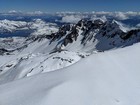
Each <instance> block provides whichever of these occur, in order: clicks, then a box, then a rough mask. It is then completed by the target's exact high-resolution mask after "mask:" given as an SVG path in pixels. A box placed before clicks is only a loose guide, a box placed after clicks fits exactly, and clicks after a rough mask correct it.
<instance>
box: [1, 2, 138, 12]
mask: <svg viewBox="0 0 140 105" xmlns="http://www.w3.org/2000/svg"><path fill="white" fill-rule="evenodd" d="M10 10H16V11H25V12H26V11H43V12H60V11H76V12H78V11H79V12H91V11H140V0H0V11H1V12H2V11H10Z"/></svg>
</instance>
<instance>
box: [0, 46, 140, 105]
mask: <svg viewBox="0 0 140 105" xmlns="http://www.w3.org/2000/svg"><path fill="white" fill-rule="evenodd" d="M139 53H140V44H135V45H133V46H130V47H127V48H123V49H118V50H114V51H107V52H104V53H99V54H93V55H92V56H89V57H88V58H85V59H83V60H82V61H80V62H78V63H76V64H75V65H73V66H70V67H67V68H64V69H61V70H59V71H54V72H49V73H45V74H41V75H37V76H32V77H29V78H25V79H21V80H17V81H14V82H10V83H7V84H4V85H0V105H139V104H140V81H139V80H140V76H139V75H140V71H139V68H140V65H139V62H140V54H139Z"/></svg>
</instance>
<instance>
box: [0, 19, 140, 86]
mask: <svg viewBox="0 0 140 105" xmlns="http://www.w3.org/2000/svg"><path fill="white" fill-rule="evenodd" d="M10 24H11V23H10ZM27 24H28V26H30V28H31V29H34V30H35V31H34V32H33V33H32V34H30V35H29V36H28V37H10V38H1V39H0V42H1V45H0V47H1V48H0V54H1V56H0V57H1V59H5V61H3V60H2V61H1V65H0V71H1V72H0V83H1V84H3V83H6V82H10V81H13V80H16V79H19V78H24V77H27V76H31V75H35V74H39V73H43V72H50V71H54V70H58V69H60V68H64V67H67V66H70V65H72V64H74V63H76V62H77V61H79V60H80V59H82V58H85V57H86V56H89V55H91V54H93V53H99V52H104V51H107V50H112V49H116V48H122V47H125V46H129V45H132V44H134V43H137V42H139V40H140V29H137V28H135V29H134V28H132V29H131V28H128V27H127V26H125V25H124V24H122V23H120V22H117V21H115V20H112V21H103V20H101V19H97V20H93V21H92V20H86V19H84V20H83V19H82V20H80V21H79V22H78V23H76V24H65V25H62V26H61V27H60V28H59V29H58V28H57V27H56V25H55V24H49V25H48V24H47V23H45V22H44V21H41V20H40V19H38V20H35V21H34V22H32V23H27ZM51 30H52V32H50V31H51ZM38 33H39V34H38Z"/></svg>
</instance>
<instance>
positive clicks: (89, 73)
mask: <svg viewBox="0 0 140 105" xmlns="http://www.w3.org/2000/svg"><path fill="white" fill-rule="evenodd" d="M59 15H60V14H59ZM83 18H84V19H81V20H80V21H78V22H77V23H76V21H74V22H72V23H69V22H70V21H69V22H68V23H66V24H62V25H60V24H57V23H50V22H46V21H44V20H42V19H33V20H32V21H17V20H16V21H15V20H0V35H7V36H6V37H1V38H0V59H1V60H0V93H1V94H0V105H1V104H2V105H10V104H11V105H20V104H21V105H46V104H48V105H56V104H57V105H59V104H60V105H65V104H66V102H68V103H69V104H70V105H71V104H73V105H77V104H80V105H87V104H91V105H93V104H95V105H96V104H97V105H98V104H99V105H102V104H103V103H104V104H105V105H108V104H109V105H112V104H120V103H121V104H122V103H123V104H124V105H126V104H127V103H132V102H134V105H137V102H138V101H136V102H135V100H137V99H138V98H136V99H134V98H133V100H132V102H131V100H127V99H126V98H128V97H129V98H132V97H131V96H130V94H128V95H127V94H126V93H127V90H126V87H123V86H128V85H129V81H130V84H133V86H131V87H129V89H128V90H129V91H131V92H130V93H132V94H133V95H134V96H135V97H136V96H139V95H140V94H139V93H137V94H135V93H136V92H137V91H138V89H137V86H139V82H138V79H139V78H138V75H139V71H138V69H139V64H138V62H139V54H138V53H139V48H138V47H139V44H136V43H138V42H139V41H140V28H139V27H138V26H136V27H133V26H128V25H126V24H124V23H122V22H121V21H117V20H115V19H107V18H106V17H101V18H94V19H89V18H85V17H83ZM79 19H80V17H79ZM79 19H77V20H79ZM61 22H62V21H61ZM21 34H23V35H21ZM9 35H10V37H9ZM133 44H135V45H134V46H131V47H130V45H133ZM126 46H127V47H126ZM128 46H129V47H128ZM124 47H125V48H124ZM114 49H115V50H114ZM110 50H113V51H110ZM116 53H117V54H116ZM133 53H135V54H134V55H133ZM86 57H87V58H86ZM84 58H85V59H84ZM129 59H132V60H133V62H132V60H131V61H130V62H129ZM135 59H136V60H135ZM127 64H128V66H127ZM130 64H132V66H131V65H130ZM114 67H115V68H114ZM133 69H135V70H134V71H133V72H132V70H133ZM127 70H128V71H127ZM41 73H44V74H41ZM125 73H126V76H125V78H123V77H124V76H123V75H122V74H125ZM131 73H132V74H131ZM104 74H105V75H104ZM35 75H36V76H35ZM30 76H31V77H30ZM98 76H99V77H101V78H99V77H98ZM119 76H120V77H121V78H119ZM86 77H87V78H86ZM133 77H134V79H133V80H136V82H135V83H133V80H131V79H132V78H133ZM19 79H21V80H19ZM123 79H124V81H123ZM80 81H81V82H80ZM125 81H126V82H125ZM26 83H27V84H26ZM39 83H40V85H39ZM92 83H93V85H90V84H92ZM98 83H99V84H98ZM105 83H107V84H105ZM119 83H120V84H119ZM112 84H114V85H115V86H113V85H112ZM123 84H124V85H123ZM36 85H38V86H36ZM71 85H73V86H72V88H67V87H71ZM94 85H95V88H94ZM18 86H19V87H18ZM59 86H60V87H59ZM6 87H7V88H9V89H8V91H6ZM12 87H13V88H12ZM21 87H22V88H23V89H24V93H25V94H26V95H22V93H23V92H22V91H21ZM80 87H81V89H80ZM102 87H105V89H103V90H101V89H102ZM115 87H117V88H115ZM14 88H15V89H14ZM33 88H34V89H33ZM53 88H54V89H53ZM98 88H99V90H98ZM108 88H111V91H112V92H113V93H112V94H111V91H109V92H108V94H107V90H108ZM118 88H119V89H118ZM59 89H60V90H61V89H64V93H63V92H62V97H60V98H59V97H58V96H60V91H59ZM67 89H68V90H67ZM120 89H122V90H120ZM88 90H89V91H91V92H92V93H91V94H90V92H88ZM119 90H120V91H119ZM133 90H135V91H133ZM81 91H83V92H81ZM122 91H124V92H125V94H124V95H121V92H122ZM69 92H70V93H69ZM117 93H118V94H117ZM12 94H13V95H17V96H19V97H18V98H16V97H13V96H12ZM35 94H36V95H35ZM114 94H116V95H114ZM6 95H8V96H6ZM65 96H67V97H66V98H64V97H65ZM96 96H97V97H96ZM9 97H12V98H11V99H10V100H9V101H6V100H7V99H9ZM70 97H73V98H70ZM77 97H79V98H77ZM88 97H89V98H88ZM100 97H101V101H99V100H100ZM92 98H93V100H94V102H92ZM54 99H56V100H55V101H53V100H54ZM63 99H64V100H63ZM15 100H18V101H15ZM72 100H73V101H72ZM80 100H82V101H80ZM71 102H74V103H71ZM69 104H68V105H69Z"/></svg>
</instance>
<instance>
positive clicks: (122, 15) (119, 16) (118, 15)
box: [114, 12, 128, 20]
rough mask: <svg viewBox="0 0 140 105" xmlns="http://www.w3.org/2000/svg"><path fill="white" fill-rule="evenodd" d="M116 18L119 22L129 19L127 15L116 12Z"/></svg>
mask: <svg viewBox="0 0 140 105" xmlns="http://www.w3.org/2000/svg"><path fill="white" fill-rule="evenodd" d="M114 16H115V17H116V18H118V19H119V20H125V19H128V16H127V15H125V13H123V12H115V15H114Z"/></svg>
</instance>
